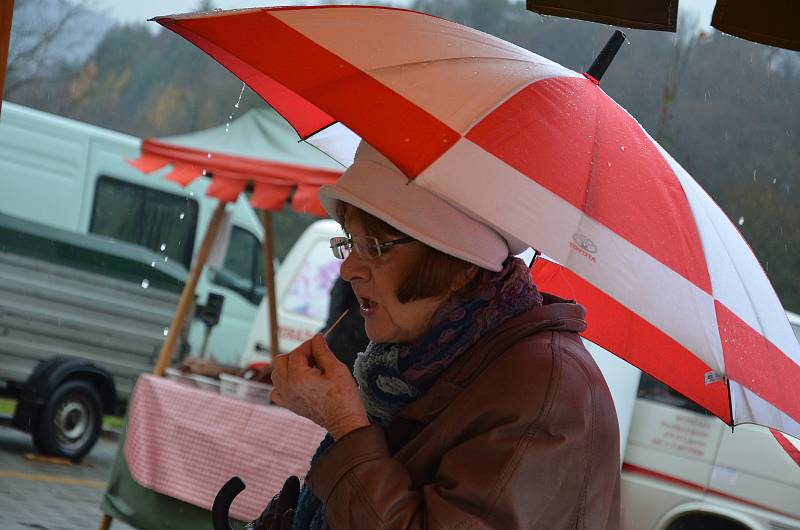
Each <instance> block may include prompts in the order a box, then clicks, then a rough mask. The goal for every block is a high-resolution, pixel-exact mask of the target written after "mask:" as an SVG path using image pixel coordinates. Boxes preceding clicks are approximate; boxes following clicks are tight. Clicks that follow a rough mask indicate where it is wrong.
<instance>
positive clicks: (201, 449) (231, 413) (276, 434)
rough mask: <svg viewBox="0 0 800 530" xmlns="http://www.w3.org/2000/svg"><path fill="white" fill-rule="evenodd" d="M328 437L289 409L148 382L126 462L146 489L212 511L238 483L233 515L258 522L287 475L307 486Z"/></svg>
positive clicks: (133, 417)
mask: <svg viewBox="0 0 800 530" xmlns="http://www.w3.org/2000/svg"><path fill="white" fill-rule="evenodd" d="M324 436H325V431H324V429H322V428H320V427H319V426H317V425H315V424H314V423H312V422H310V421H309V420H307V419H305V418H302V417H300V416H297V415H296V414H294V413H293V412H290V411H288V410H286V409H284V408H281V407H278V406H274V405H261V404H255V403H251V402H247V401H244V400H240V399H236V398H232V397H227V396H221V395H219V394H213V393H211V392H207V391H204V390H199V389H196V388H191V387H189V386H187V385H183V384H180V383H176V382H174V381H169V380H167V379H164V378H162V377H156V376H153V375H143V376H141V377H140V378H139V381H138V382H137V384H136V387H135V388H134V391H133V396H132V398H131V404H130V411H129V413H128V430H127V433H126V439H125V447H124V454H125V460H126V462H127V464H128V469H130V472H131V475H132V476H133V478H134V480H136V482H138V483H139V484H141V485H142V486H144V487H145V488H148V489H151V490H153V491H157V492H159V493H162V494H164V495H168V496H170V497H173V498H176V499H180V500H182V501H185V502H188V503H191V504H194V505H196V506H199V507H201V508H205V509H208V510H210V509H211V505H212V503H213V502H214V496H215V495H216V494H217V491H219V488H221V487H222V485H223V484H224V483H225V482H226V481H227V480H228V479H230V478H231V477H232V476H234V475H239V476H240V477H241V478H242V480H244V483H245V484H246V485H247V489H245V490H244V491H243V492H242V493H240V494H239V496H238V497H236V500H235V501H234V503H233V505H232V506H231V511H230V515H231V517H234V518H236V519H239V520H242V521H250V520H252V519H255V518H256V517H258V515H259V514H260V513H261V510H263V509H264V507H265V506H266V505H267V502H268V501H269V499H271V498H272V496H273V495H275V493H277V492H278V491H279V490H280V488H281V486H282V485H283V481H284V480H285V479H286V477H288V476H289V475H297V476H299V477H300V479H301V480H302V479H303V477H304V476H305V474H306V472H307V471H308V465H309V461H310V460H311V456H312V455H313V454H314V451H315V450H316V448H317V446H318V445H319V442H320V441H321V440H322V438H323V437H324Z"/></svg>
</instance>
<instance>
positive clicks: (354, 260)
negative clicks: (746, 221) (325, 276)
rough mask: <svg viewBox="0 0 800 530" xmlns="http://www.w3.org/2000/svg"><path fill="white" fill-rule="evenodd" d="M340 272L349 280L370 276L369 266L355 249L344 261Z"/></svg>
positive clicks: (363, 278) (364, 278)
mask: <svg viewBox="0 0 800 530" xmlns="http://www.w3.org/2000/svg"><path fill="white" fill-rule="evenodd" d="M339 274H341V276H342V278H343V279H344V280H345V281H348V282H352V281H353V280H366V279H367V278H368V277H369V267H368V266H367V264H366V262H365V261H364V259H363V258H362V257H361V256H359V255H358V253H357V252H356V251H355V249H353V252H351V253H350V254H349V255H348V256H347V258H345V260H344V263H342V269H341V271H340V273H339Z"/></svg>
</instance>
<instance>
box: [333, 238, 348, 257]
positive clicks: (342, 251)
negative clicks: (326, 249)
mask: <svg viewBox="0 0 800 530" xmlns="http://www.w3.org/2000/svg"><path fill="white" fill-rule="evenodd" d="M331 251H332V252H333V255H334V257H336V258H338V259H347V256H349V255H350V240H349V239H347V238H346V237H332V238H331Z"/></svg>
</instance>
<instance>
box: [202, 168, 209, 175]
mask: <svg viewBox="0 0 800 530" xmlns="http://www.w3.org/2000/svg"><path fill="white" fill-rule="evenodd" d="M206 175H208V171H206V170H205V169H203V176H204V177H205V176H206Z"/></svg>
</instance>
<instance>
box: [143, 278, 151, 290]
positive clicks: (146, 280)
mask: <svg viewBox="0 0 800 530" xmlns="http://www.w3.org/2000/svg"><path fill="white" fill-rule="evenodd" d="M148 287H150V280H148V279H147V278H145V279H144V280H142V289H147V288H148Z"/></svg>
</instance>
